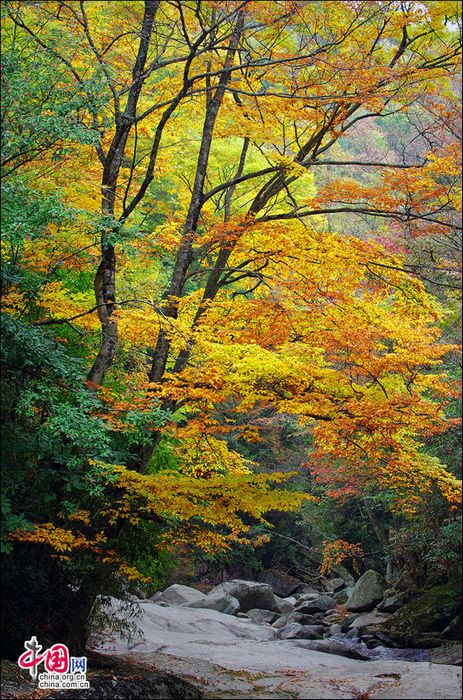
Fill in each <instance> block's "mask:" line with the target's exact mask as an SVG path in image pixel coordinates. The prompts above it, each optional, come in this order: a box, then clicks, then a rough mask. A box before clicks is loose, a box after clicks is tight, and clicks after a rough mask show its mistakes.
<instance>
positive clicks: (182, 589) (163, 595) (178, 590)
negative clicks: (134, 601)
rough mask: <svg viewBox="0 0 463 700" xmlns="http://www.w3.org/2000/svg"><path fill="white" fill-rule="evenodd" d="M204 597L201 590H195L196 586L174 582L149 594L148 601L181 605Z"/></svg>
mask: <svg viewBox="0 0 463 700" xmlns="http://www.w3.org/2000/svg"><path fill="white" fill-rule="evenodd" d="M205 597H206V595H205V594H204V593H201V591H197V590H196V588H190V586H182V585H181V584H179V583H174V585H173V586H169V588H166V590H165V591H158V592H157V593H155V594H154V595H153V596H151V598H149V602H154V603H168V604H169V605H182V604H183V603H193V602H196V601H198V600H200V599H203V598H205Z"/></svg>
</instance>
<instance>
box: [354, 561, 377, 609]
mask: <svg viewBox="0 0 463 700" xmlns="http://www.w3.org/2000/svg"><path fill="white" fill-rule="evenodd" d="M383 593H384V579H383V577H382V576H381V574H378V572H377V571H373V569H368V571H365V573H364V574H363V575H362V576H361V577H360V578H359V580H358V581H357V583H356V584H355V586H354V588H353V591H352V593H351V594H350V596H349V598H348V600H347V603H346V610H349V611H352V612H365V611H366V610H371V609H372V608H374V607H375V605H377V604H378V603H379V602H380V601H381V600H382V599H383Z"/></svg>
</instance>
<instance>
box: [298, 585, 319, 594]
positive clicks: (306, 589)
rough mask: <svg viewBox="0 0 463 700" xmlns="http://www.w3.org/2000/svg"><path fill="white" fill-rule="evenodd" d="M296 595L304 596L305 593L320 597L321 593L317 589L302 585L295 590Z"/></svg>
mask: <svg viewBox="0 0 463 700" xmlns="http://www.w3.org/2000/svg"><path fill="white" fill-rule="evenodd" d="M296 593H298V594H300V595H304V594H305V593H316V595H320V593H321V591H320V589H319V588H316V587H315V586H313V585H312V586H311V585H310V584H308V583H302V584H301V585H300V586H299V588H298V589H297V591H296Z"/></svg>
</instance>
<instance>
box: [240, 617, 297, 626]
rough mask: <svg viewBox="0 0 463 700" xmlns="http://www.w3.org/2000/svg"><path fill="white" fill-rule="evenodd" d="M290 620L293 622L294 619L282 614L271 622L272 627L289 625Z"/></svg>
mask: <svg viewBox="0 0 463 700" xmlns="http://www.w3.org/2000/svg"><path fill="white" fill-rule="evenodd" d="M238 614H240V613H238ZM291 622H295V620H290V619H289V615H282V616H281V617H279V618H278V620H275V622H274V623H273V624H272V627H275V629H281V628H282V627H284V626H285V625H289V624H290V623H291Z"/></svg>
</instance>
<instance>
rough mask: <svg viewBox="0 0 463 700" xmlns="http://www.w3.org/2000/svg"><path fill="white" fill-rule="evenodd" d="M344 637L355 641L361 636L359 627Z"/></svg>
mask: <svg viewBox="0 0 463 700" xmlns="http://www.w3.org/2000/svg"><path fill="white" fill-rule="evenodd" d="M344 636H345V637H346V639H354V638H355V637H358V636H359V631H358V629H357V627H352V628H351V629H350V630H349V631H348V632H346V634H345V635H344Z"/></svg>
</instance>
